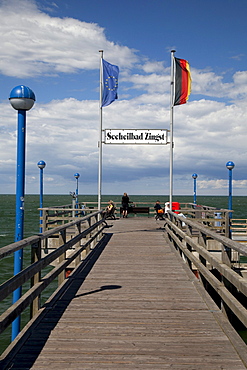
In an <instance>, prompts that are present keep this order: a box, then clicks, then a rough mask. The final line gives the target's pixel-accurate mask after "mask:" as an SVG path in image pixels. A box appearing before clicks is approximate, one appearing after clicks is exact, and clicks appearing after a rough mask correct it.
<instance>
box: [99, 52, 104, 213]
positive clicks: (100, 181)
mask: <svg viewBox="0 0 247 370" xmlns="http://www.w3.org/2000/svg"><path fill="white" fill-rule="evenodd" d="M99 52H100V88H99V108H100V125H99V143H98V146H99V172H98V210H99V211H100V209H101V187H102V116H103V115H102V94H103V61H102V60H103V50H99Z"/></svg>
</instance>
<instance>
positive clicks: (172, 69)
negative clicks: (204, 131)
mask: <svg viewBox="0 0 247 370" xmlns="http://www.w3.org/2000/svg"><path fill="white" fill-rule="evenodd" d="M175 52H176V50H171V107H170V196H169V208H170V210H171V211H172V194H173V106H174V105H173V104H174V88H175V87H174V53H175Z"/></svg>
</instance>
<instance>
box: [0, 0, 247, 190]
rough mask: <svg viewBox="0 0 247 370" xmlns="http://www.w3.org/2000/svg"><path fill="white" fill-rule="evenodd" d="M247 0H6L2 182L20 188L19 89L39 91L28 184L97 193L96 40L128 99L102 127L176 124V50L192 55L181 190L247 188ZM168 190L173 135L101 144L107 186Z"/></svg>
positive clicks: (31, 122) (179, 141) (179, 151)
mask: <svg viewBox="0 0 247 370" xmlns="http://www.w3.org/2000/svg"><path fill="white" fill-rule="evenodd" d="M246 16H247V2H246V0H217V1H215V0H208V1H201V0H188V1H186V2H184V1H181V0H173V1H165V0H152V1H150V0H125V1H120V0H115V1H114V2H113V1H112V0H111V1H110V0H104V1H100V0H54V1H50V0H37V1H35V0H22V1H19V0H0V19H1V22H0V36H1V43H0V50H1V51H0V53H1V58H0V86H1V88H0V104H1V109H0V172H1V176H0V192H1V193H15V187H16V134H17V112H16V111H15V110H14V109H13V108H12V107H11V106H10V104H9V100H8V98H9V94H10V91H11V90H12V88H14V87H15V86H17V85H20V84H23V85H26V86H29V87H30V88H31V89H32V90H33V91H34V93H35V95H36V102H35V105H34V107H33V108H32V110H30V111H29V112H28V113H27V130H26V132H27V134H26V139H27V142H26V193H27V194H31V193H33V194H38V193H39V170H38V167H37V162H38V161H39V160H44V161H45V162H46V164H47V165H46V168H45V170H44V192H45V193H46V194H68V193H69V192H70V191H74V190H75V184H76V182H75V179H74V174H75V173H76V172H79V173H80V179H79V193H80V194H97V181H98V138H99V62H100V53H99V50H101V49H102V50H104V59H106V60H107V61H108V62H110V63H112V64H115V65H118V66H119V69H120V75H119V90H118V96H119V99H118V100H116V101H115V102H114V103H112V104H111V105H109V106H107V107H105V108H103V128H111V129H113V128H116V129H117V128H121V129H124V128H132V129H144V128H145V129H152V128H153V129H155V128H156V129H169V120H170V64H171V62H170V59H171V55H170V54H171V53H170V51H171V50H172V49H175V50H176V54H175V55H176V57H178V58H183V59H187V60H188V61H189V63H190V66H191V74H192V94H191V96H190V99H189V102H188V103H187V104H184V105H181V106H176V107H175V108H174V142H175V148H174V194H177V195H183V194H192V193H193V179H192V177H191V175H192V174H193V173H194V172H196V173H197V174H198V180H197V193H198V195H227V191H228V190H227V189H228V170H227V169H226V166H225V165H226V162H227V161H229V160H231V161H233V162H234V163H235V168H234V170H233V179H234V180H233V195H246V189H247V176H246V173H247V171H246V168H247V158H246V151H247V148H246V142H247V129H246V124H247V64H246V60H247V44H246V39H247V26H246ZM125 191H126V192H128V193H129V194H169V145H164V146H158V145H156V146H155V145H152V146H144V145H143V146H138V145H136V146H129V145H125V146H123V145H103V185H102V193H103V194H122V193H123V192H125Z"/></svg>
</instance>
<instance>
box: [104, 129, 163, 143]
mask: <svg viewBox="0 0 247 370" xmlns="http://www.w3.org/2000/svg"><path fill="white" fill-rule="evenodd" d="M104 132H105V138H104V143H105V144H141V145H143V144H149V145H150V144H163V145H166V144H168V132H169V130H166V129H163V130H157V129H153V130H133V129H124V130H116V129H113V130H111V129H106V130H104Z"/></svg>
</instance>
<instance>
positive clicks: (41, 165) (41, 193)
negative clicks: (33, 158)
mask: <svg viewBox="0 0 247 370" xmlns="http://www.w3.org/2000/svg"><path fill="white" fill-rule="evenodd" d="M37 166H38V167H39V169H40V192H39V208H43V169H44V168H45V166H46V163H45V161H39V162H38V163H37ZM42 217H43V211H42V209H41V210H40V211H39V218H40V227H39V232H40V233H42V232H43V226H42V224H43V219H42Z"/></svg>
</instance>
